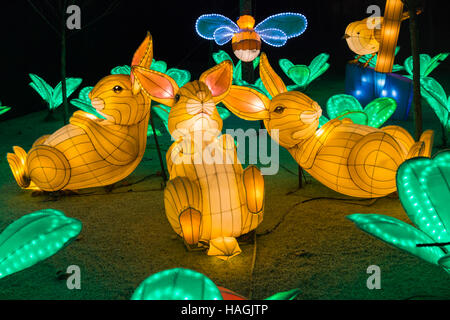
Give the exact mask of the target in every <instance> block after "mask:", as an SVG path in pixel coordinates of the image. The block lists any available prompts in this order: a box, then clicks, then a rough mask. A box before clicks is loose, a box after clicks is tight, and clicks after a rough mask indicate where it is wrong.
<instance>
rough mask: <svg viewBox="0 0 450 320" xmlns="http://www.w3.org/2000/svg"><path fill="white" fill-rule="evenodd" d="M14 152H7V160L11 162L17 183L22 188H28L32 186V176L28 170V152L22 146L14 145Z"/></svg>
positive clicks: (10, 165)
mask: <svg viewBox="0 0 450 320" xmlns="http://www.w3.org/2000/svg"><path fill="white" fill-rule="evenodd" d="M13 150H14V153H8V154H7V156H6V157H7V160H8V163H9V167H10V168H11V171H12V173H13V175H14V178H15V179H16V182H17V184H18V185H19V186H20V187H21V188H27V187H29V186H30V182H31V179H30V176H29V175H28V172H27V165H26V160H27V153H26V152H25V150H23V149H22V148H21V147H17V146H14V147H13Z"/></svg>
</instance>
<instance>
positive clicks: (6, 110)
mask: <svg viewBox="0 0 450 320" xmlns="http://www.w3.org/2000/svg"><path fill="white" fill-rule="evenodd" d="M9 110H11V108H10V107H6V106H2V105H1V102H0V114H4V113H5V112H8V111H9Z"/></svg>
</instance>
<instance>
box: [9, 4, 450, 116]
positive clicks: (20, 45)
mask: <svg viewBox="0 0 450 320" xmlns="http://www.w3.org/2000/svg"><path fill="white" fill-rule="evenodd" d="M112 2H113V1H111V0H109V1H103V0H98V1H68V3H69V4H71V3H75V4H78V5H79V6H80V7H81V30H80V31H71V30H68V31H67V32H68V37H69V38H68V42H67V76H68V77H81V78H83V83H82V84H81V86H80V88H82V87H85V86H88V85H95V83H96V82H97V81H98V80H100V79H101V78H102V77H103V76H106V75H108V74H109V72H110V70H111V68H113V67H115V66H117V65H124V64H129V63H130V61H131V57H132V55H133V53H134V50H135V49H136V48H137V47H138V45H139V44H140V42H141V41H142V40H143V39H144V37H145V34H146V31H147V30H149V31H150V32H151V33H152V36H153V42H154V57H155V59H156V60H164V61H166V62H167V64H168V67H169V68H170V67H178V68H181V69H187V70H189V71H190V72H191V73H192V75H193V77H195V78H197V77H198V76H199V75H200V74H201V72H203V71H204V70H206V68H207V67H208V66H210V65H211V64H213V61H212V60H211V58H210V52H211V50H213V51H217V50H219V47H218V46H216V45H215V44H213V42H212V41H208V40H205V39H203V38H200V37H199V36H198V35H197V34H196V32H195V30H194V23H195V20H196V19H197V18H198V17H199V16H200V15H201V14H205V13H220V14H223V15H225V16H227V17H229V18H230V19H232V20H235V21H236V19H237V17H238V16H239V0H211V1H193V0H191V1H178V0H172V1H167V0H159V1H154V0H147V1H132V0H128V1H125V0H124V1H120V2H119V3H118V5H117V6H116V7H115V9H114V10H113V11H112V12H111V13H110V14H107V15H105V16H104V17H102V18H101V19H98V21H96V22H95V23H94V24H91V25H89V24H90V22H91V21H93V20H95V19H96V18H97V17H101V16H102V14H103V12H104V11H105V10H106V9H107V8H108V7H109V6H110V4H111V3H112ZM32 3H34V4H35V5H36V6H37V7H39V8H40V9H41V10H44V11H45V16H46V17H47V18H48V20H50V21H52V22H53V24H54V25H56V26H58V25H59V21H58V17H57V16H56V12H53V11H51V10H50V8H51V7H50V6H48V4H51V5H53V7H56V8H57V7H58V1H55V0H48V1H47V0H32ZM371 4H378V5H380V7H381V8H382V11H383V10H384V4H385V0H332V1H331V0H314V1H300V0H275V1H262V0H253V9H254V10H253V15H254V17H255V20H256V23H258V22H260V21H262V20H263V19H264V18H266V17H267V16H269V15H272V14H275V13H280V12H285V11H291V12H299V13H302V14H304V15H305V16H306V17H307V19H308V28H307V30H306V31H305V33H304V34H302V35H301V36H300V37H297V38H293V39H290V40H288V42H287V45H286V46H284V47H282V48H273V47H270V46H268V45H265V44H264V43H263V48H262V50H263V51H265V52H267V53H268V56H269V59H270V61H272V65H273V66H274V67H275V70H276V71H278V72H281V71H280V69H279V66H278V64H277V62H276V61H277V60H278V59H280V58H289V59H290V60H291V61H293V62H294V63H295V64H309V63H310V61H311V59H312V58H314V57H315V56H316V55H317V54H319V53H321V52H327V53H329V54H330V55H331V57H330V60H329V62H330V64H331V67H330V69H329V71H328V73H330V74H331V73H334V74H341V75H342V76H343V74H344V70H345V62H346V61H348V60H350V59H351V58H352V57H353V54H352V52H351V51H350V50H349V49H348V47H347V45H346V42H345V41H344V40H341V38H342V35H343V34H344V31H345V28H346V26H347V24H348V23H350V22H352V21H356V20H361V19H363V18H365V17H367V16H368V14H367V13H366V8H367V7H368V6H369V5H371ZM448 7H449V5H448V0H428V1H425V8H424V9H425V10H424V12H423V13H422V14H421V15H420V16H419V26H420V40H419V41H420V42H419V43H420V47H421V50H420V52H421V53H428V54H430V55H432V56H434V55H435V54H437V53H439V52H447V51H450V43H449V37H448V33H449V30H450V19H449V16H448V12H449V11H448ZM67 16H68V15H66V17H67ZM0 30H1V43H2V48H1V51H0V56H1V58H0V63H1V72H2V73H1V81H2V86H1V87H0V100H1V101H2V103H3V105H6V106H10V107H12V109H11V110H10V111H9V112H7V113H6V114H4V115H2V120H6V119H8V118H12V117H16V116H19V115H22V114H25V113H28V112H33V111H37V110H41V109H44V108H46V105H45V104H44V102H43V101H42V99H41V98H40V97H39V96H38V94H37V93H36V92H34V90H33V89H31V88H30V87H29V86H28V83H29V81H30V79H29V77H28V73H35V74H37V75H39V76H41V77H42V78H44V80H46V81H47V82H48V83H49V84H50V85H51V86H55V85H56V83H58V82H59V81H60V69H59V68H60V40H59V38H58V36H57V35H56V33H55V32H54V31H53V30H52V29H51V28H50V27H49V25H48V24H47V23H45V22H44V20H43V19H42V18H41V17H40V16H39V15H38V14H37V13H36V11H34V10H33V8H32V7H31V6H30V4H29V2H28V1H25V0H19V1H8V2H3V3H2V9H1V17H0ZM398 45H400V46H401V50H400V52H399V54H398V56H397V59H396V63H399V64H403V61H404V59H405V58H406V57H408V56H410V55H411V52H410V42H409V24H408V22H407V21H406V22H404V23H403V24H402V29H401V32H400V38H399V42H398ZM220 49H223V50H226V51H227V52H228V53H230V55H231V56H233V55H232V51H231V44H226V45H224V46H223V47H220ZM233 57H234V56H233ZM449 65H450V63H449V62H448V61H446V62H444V63H443V64H442V66H440V67H439V68H438V69H439V70H440V72H448V71H449V69H450V67H449ZM328 73H327V74H328ZM327 74H325V75H324V76H327ZM77 95H78V91H76V92H75V93H74V94H73V95H72V96H71V98H74V97H76V96H77ZM57 112H58V113H61V112H62V108H59V109H58V111H57Z"/></svg>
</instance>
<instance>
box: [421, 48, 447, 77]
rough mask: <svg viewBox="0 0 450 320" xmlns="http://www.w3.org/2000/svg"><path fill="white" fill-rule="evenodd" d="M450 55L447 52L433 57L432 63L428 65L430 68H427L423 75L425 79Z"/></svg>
mask: <svg viewBox="0 0 450 320" xmlns="http://www.w3.org/2000/svg"><path fill="white" fill-rule="evenodd" d="M448 55H449V53H448V52H445V53H439V54H437V55H436V56H434V57H433V59H431V60H430V62H429V63H428V66H427V68H426V70H425V71H424V73H423V76H424V77H427V76H428V75H429V74H430V73H431V71H433V70H434V69H436V68H437V66H439V64H440V63H441V62H442V61H444V60H445V59H447V57H448Z"/></svg>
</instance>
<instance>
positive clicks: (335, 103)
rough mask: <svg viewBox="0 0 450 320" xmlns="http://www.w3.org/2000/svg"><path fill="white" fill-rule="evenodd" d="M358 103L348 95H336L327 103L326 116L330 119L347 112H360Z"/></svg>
mask: <svg viewBox="0 0 450 320" xmlns="http://www.w3.org/2000/svg"><path fill="white" fill-rule="evenodd" d="M362 111H363V108H362V107H361V104H360V103H359V101H358V100H357V99H356V98H355V97H354V96H351V95H348V94H336V95H334V96H332V97H330V98H329V99H328V101H327V114H328V116H329V117H330V119H334V118H337V117H339V116H340V115H343V114H346V113H349V112H362Z"/></svg>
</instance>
